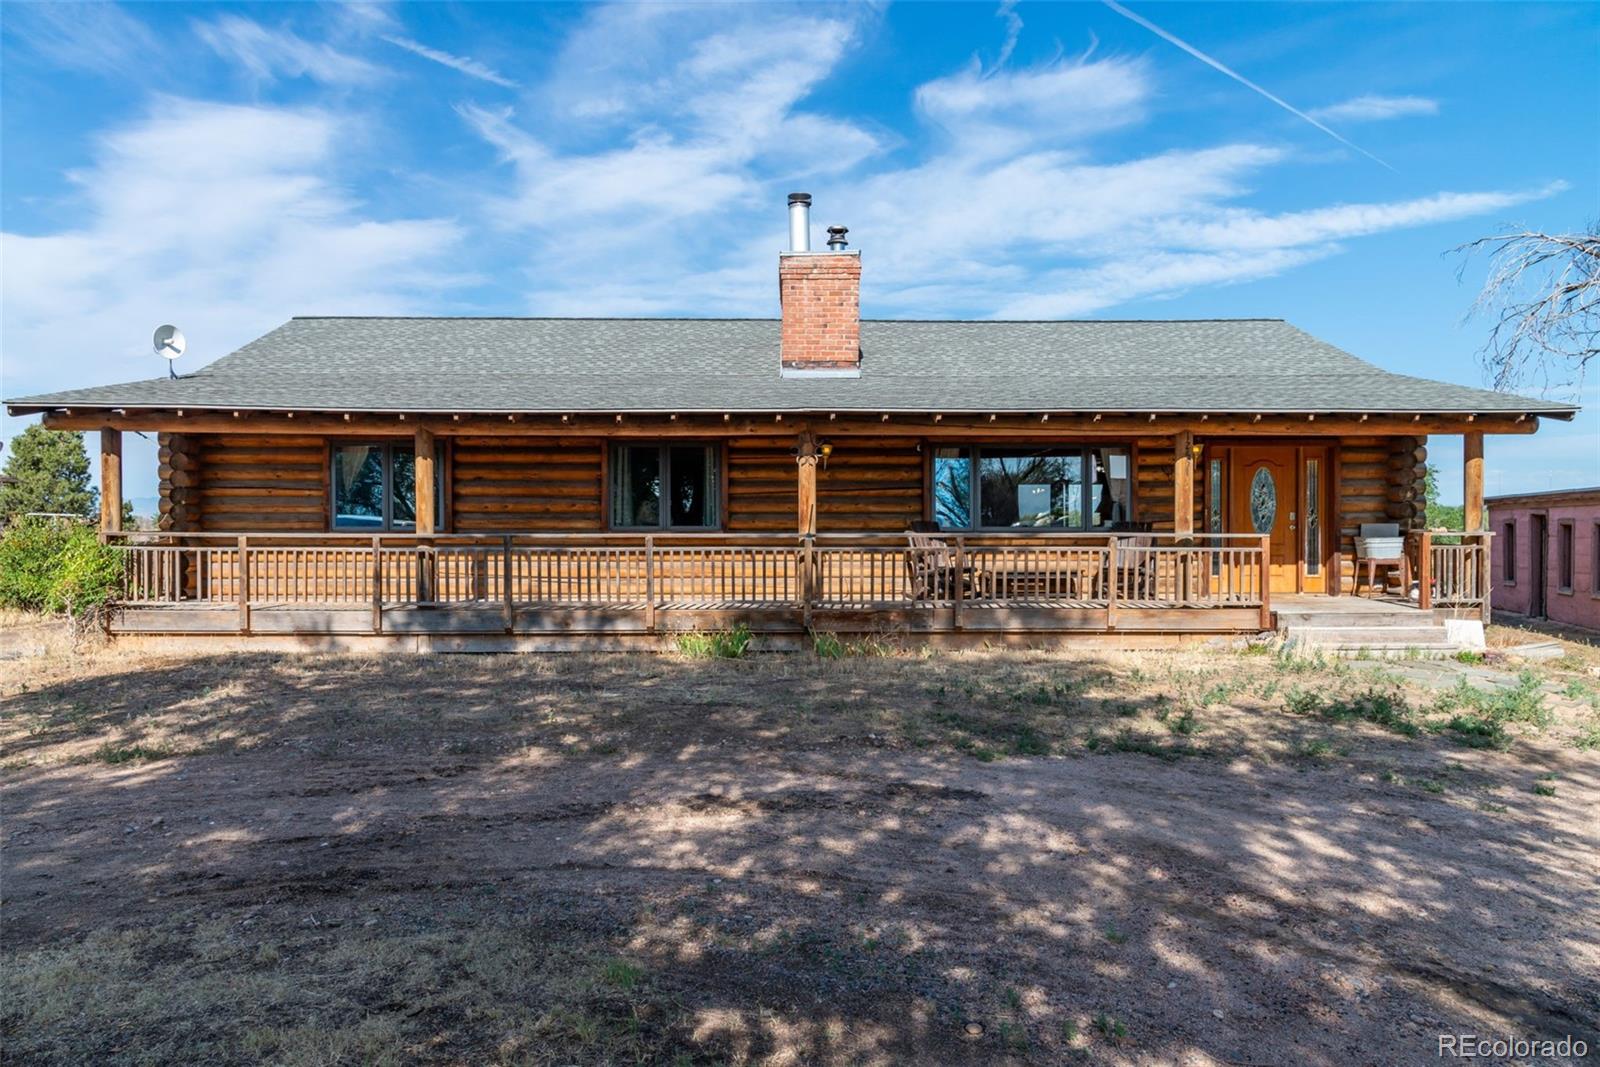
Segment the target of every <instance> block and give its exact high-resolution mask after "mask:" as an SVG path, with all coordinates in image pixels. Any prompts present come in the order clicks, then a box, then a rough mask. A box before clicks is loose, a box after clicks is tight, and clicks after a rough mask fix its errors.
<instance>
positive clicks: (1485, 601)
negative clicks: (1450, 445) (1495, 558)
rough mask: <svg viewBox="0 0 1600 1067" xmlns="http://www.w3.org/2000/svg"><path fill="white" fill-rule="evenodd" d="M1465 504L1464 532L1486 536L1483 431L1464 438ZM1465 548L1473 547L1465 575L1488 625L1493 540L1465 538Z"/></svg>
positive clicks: (1463, 496)
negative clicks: (1466, 546)
mask: <svg viewBox="0 0 1600 1067" xmlns="http://www.w3.org/2000/svg"><path fill="white" fill-rule="evenodd" d="M1461 458H1462V460H1463V462H1462V464H1461V482H1462V485H1461V489H1462V493H1461V502H1462V504H1463V510H1464V511H1465V512H1466V514H1465V515H1463V516H1462V518H1463V519H1464V520H1465V521H1464V522H1463V523H1462V527H1463V529H1465V530H1466V531H1467V533H1469V534H1471V533H1483V532H1484V525H1483V432H1482V431H1474V432H1473V433H1467V434H1462V435H1461ZM1462 541H1463V542H1464V544H1465V545H1470V546H1471V552H1470V554H1469V555H1466V556H1465V558H1464V559H1463V560H1462V562H1463V563H1464V564H1465V566H1466V570H1467V573H1466V574H1465V575H1463V577H1464V578H1467V579H1468V580H1469V581H1470V582H1471V583H1472V587H1473V588H1475V589H1476V591H1477V592H1478V593H1479V594H1480V597H1481V600H1480V602H1479V605H1478V612H1479V617H1480V618H1482V619H1483V621H1484V624H1485V625H1487V624H1488V622H1489V611H1490V608H1489V539H1488V538H1487V537H1464V538H1462Z"/></svg>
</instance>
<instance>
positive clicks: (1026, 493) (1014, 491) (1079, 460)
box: [978, 450, 1083, 528]
mask: <svg viewBox="0 0 1600 1067" xmlns="http://www.w3.org/2000/svg"><path fill="white" fill-rule="evenodd" d="M978 507H979V514H980V518H981V520H982V521H981V524H982V525H984V526H1055V527H1064V528H1078V527H1082V526H1083V456H1082V454H1081V453H1079V452H1077V451H1073V452H1071V453H1063V452H1059V451H1058V452H1048V451H1041V452H1029V453H999V452H990V451H987V450H985V451H983V452H980V453H979V456H978Z"/></svg>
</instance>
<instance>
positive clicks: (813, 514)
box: [795, 430, 818, 537]
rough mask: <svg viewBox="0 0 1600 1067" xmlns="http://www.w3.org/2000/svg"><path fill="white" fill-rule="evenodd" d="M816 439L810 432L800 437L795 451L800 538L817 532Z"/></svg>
mask: <svg viewBox="0 0 1600 1067" xmlns="http://www.w3.org/2000/svg"><path fill="white" fill-rule="evenodd" d="M817 457H818V451H817V438H816V435H815V434H813V433H812V432H811V431H810V430H807V431H806V432H805V433H803V434H801V435H800V439H799V445H798V447H797V448H796V449H795V460H796V462H797V463H798V464H799V486H798V489H799V492H798V497H797V504H798V516H797V518H798V526H799V533H800V536H801V537H809V536H811V535H812V534H815V533H816V532H817Z"/></svg>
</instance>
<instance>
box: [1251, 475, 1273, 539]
mask: <svg viewBox="0 0 1600 1067" xmlns="http://www.w3.org/2000/svg"><path fill="white" fill-rule="evenodd" d="M1277 521H1278V484H1277V483H1276V482H1274V481H1273V480H1272V472H1271V471H1270V470H1268V469H1267V468H1266V467H1261V468H1259V469H1258V470H1257V471H1256V476H1255V477H1254V478H1252V479H1250V524H1251V525H1252V526H1254V527H1255V530H1256V533H1258V534H1269V533H1271V532H1272V527H1273V524H1274V523H1276V522H1277Z"/></svg>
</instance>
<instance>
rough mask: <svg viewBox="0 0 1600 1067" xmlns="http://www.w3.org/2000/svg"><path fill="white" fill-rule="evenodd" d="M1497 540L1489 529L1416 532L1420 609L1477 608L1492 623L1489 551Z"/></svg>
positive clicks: (1413, 547)
mask: <svg viewBox="0 0 1600 1067" xmlns="http://www.w3.org/2000/svg"><path fill="white" fill-rule="evenodd" d="M1493 539H1494V535H1493V534H1492V533H1490V532H1489V531H1487V530H1483V531H1476V532H1473V533H1438V532H1434V531H1432V530H1419V531H1417V532H1415V533H1413V534H1412V535H1411V545H1410V546H1409V547H1410V550H1411V552H1412V553H1413V556H1412V558H1413V559H1414V560H1415V562H1416V572H1417V602H1418V607H1420V608H1422V610H1424V611H1429V610H1432V609H1433V608H1473V609H1476V611H1477V613H1478V614H1479V615H1480V616H1481V617H1482V618H1483V621H1484V622H1488V621H1489V613H1490V592H1491V586H1492V581H1491V572H1490V569H1489V559H1490V557H1489V549H1490V545H1491V543H1492V542H1493Z"/></svg>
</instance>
